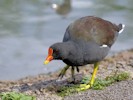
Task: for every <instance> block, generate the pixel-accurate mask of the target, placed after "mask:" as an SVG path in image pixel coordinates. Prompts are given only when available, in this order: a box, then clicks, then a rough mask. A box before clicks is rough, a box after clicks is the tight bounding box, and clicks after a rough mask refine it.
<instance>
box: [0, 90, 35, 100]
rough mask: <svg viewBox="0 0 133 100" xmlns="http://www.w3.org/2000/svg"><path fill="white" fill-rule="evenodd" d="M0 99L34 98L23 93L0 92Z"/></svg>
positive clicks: (25, 99)
mask: <svg viewBox="0 0 133 100" xmlns="http://www.w3.org/2000/svg"><path fill="white" fill-rule="evenodd" d="M0 97H1V100H36V98H35V97H34V96H29V95H25V94H22V93H16V92H4V93H0Z"/></svg>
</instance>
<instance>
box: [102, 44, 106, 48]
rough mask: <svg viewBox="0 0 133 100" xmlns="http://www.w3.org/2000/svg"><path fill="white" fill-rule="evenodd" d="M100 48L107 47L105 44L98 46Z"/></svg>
mask: <svg viewBox="0 0 133 100" xmlns="http://www.w3.org/2000/svg"><path fill="white" fill-rule="evenodd" d="M100 47H101V48H105V47H108V46H107V45H106V44H103V45H102V46H100Z"/></svg>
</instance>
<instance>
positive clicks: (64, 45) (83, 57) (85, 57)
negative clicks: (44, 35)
mask: <svg viewBox="0 0 133 100" xmlns="http://www.w3.org/2000/svg"><path fill="white" fill-rule="evenodd" d="M124 27H125V25H123V24H119V25H116V24H113V23H111V22H109V21H107V20H104V19H101V18H98V17H94V16H86V17H82V18H80V19H78V20H76V21H74V22H73V23H71V24H70V25H69V26H68V27H67V29H66V32H65V35H64V38H63V42H59V43H55V44H53V45H51V46H50V47H49V50H48V57H47V58H46V60H45V62H44V64H48V63H49V62H50V61H51V60H56V59H57V60H62V61H63V62H64V63H66V64H67V66H66V67H65V68H64V69H63V70H62V71H61V73H60V76H62V77H63V75H64V74H65V72H66V70H67V69H68V68H69V67H70V66H71V67H72V69H71V72H72V77H74V68H77V69H78V66H84V65H87V64H94V71H93V74H92V78H91V81H90V83H89V84H84V85H81V88H80V89H81V90H85V89H88V88H90V87H91V86H92V85H93V83H94V80H95V76H96V73H97V69H98V66H99V62H100V61H101V60H103V59H104V58H105V57H106V56H107V54H108V52H109V50H110V48H111V46H112V45H113V43H114V42H115V41H116V39H117V37H118V35H119V34H120V33H121V32H122V31H123V30H124Z"/></svg>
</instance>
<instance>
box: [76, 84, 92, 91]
mask: <svg viewBox="0 0 133 100" xmlns="http://www.w3.org/2000/svg"><path fill="white" fill-rule="evenodd" d="M90 87H91V85H90V84H80V86H79V88H78V89H77V91H84V90H87V89H89V88H90Z"/></svg>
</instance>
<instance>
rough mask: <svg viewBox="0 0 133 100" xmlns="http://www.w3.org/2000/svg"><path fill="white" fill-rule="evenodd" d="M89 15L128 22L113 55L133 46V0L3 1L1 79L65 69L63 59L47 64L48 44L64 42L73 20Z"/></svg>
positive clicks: (0, 15)
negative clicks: (44, 62)
mask: <svg viewBox="0 0 133 100" xmlns="http://www.w3.org/2000/svg"><path fill="white" fill-rule="evenodd" d="M88 15H94V16H98V17H101V18H104V19H107V20H109V21H111V22H114V23H116V24H119V23H124V24H125V25H126V28H125V30H124V32H123V34H121V35H120V36H119V38H118V40H117V42H116V43H115V45H114V46H113V47H112V50H111V52H110V54H114V53H116V52H119V51H122V50H126V49H130V48H132V47H133V33H132V30H133V0H0V80H16V79H19V78H23V77H26V76H29V75H31V76H34V75H38V74H40V73H50V72H54V71H57V70H59V69H60V68H62V67H63V66H64V65H65V64H64V63H63V62H62V61H52V62H51V63H49V64H48V65H43V61H44V60H45V58H46V56H47V50H48V47H49V46H50V45H51V44H53V43H55V42H60V41H62V38H63V35H64V32H65V29H66V27H67V26H68V25H69V24H70V23H71V22H72V21H74V20H76V19H77V18H80V17H82V16H88Z"/></svg>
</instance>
